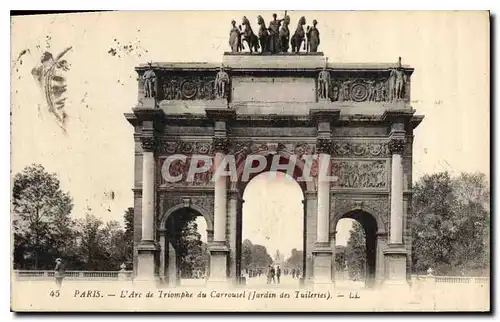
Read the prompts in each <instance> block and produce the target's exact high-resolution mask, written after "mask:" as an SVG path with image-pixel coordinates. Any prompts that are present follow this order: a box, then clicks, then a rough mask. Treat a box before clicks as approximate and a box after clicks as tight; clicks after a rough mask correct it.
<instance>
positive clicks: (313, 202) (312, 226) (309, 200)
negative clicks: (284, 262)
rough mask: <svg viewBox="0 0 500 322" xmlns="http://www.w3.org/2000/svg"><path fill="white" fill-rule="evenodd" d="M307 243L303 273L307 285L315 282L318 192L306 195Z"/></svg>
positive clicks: (307, 192) (309, 192) (305, 244)
mask: <svg viewBox="0 0 500 322" xmlns="http://www.w3.org/2000/svg"><path fill="white" fill-rule="evenodd" d="M305 198H306V199H305V205H304V206H305V209H304V211H305V216H306V217H305V221H306V222H305V231H304V234H305V243H304V259H303V260H304V264H303V267H302V273H303V276H304V280H305V283H308V284H309V283H312V282H313V260H312V256H313V251H314V246H315V243H316V219H317V214H318V211H317V206H318V200H317V194H316V191H306V193H305Z"/></svg>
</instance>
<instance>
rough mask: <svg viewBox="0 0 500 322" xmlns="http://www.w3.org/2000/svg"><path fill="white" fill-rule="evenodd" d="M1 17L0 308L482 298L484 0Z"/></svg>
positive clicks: (464, 301) (366, 306)
mask: <svg viewBox="0 0 500 322" xmlns="http://www.w3.org/2000/svg"><path fill="white" fill-rule="evenodd" d="M11 28H12V40H11V41H12V51H11V75H12V76H11V77H12V80H11V86H12V88H11V95H12V96H11V115H12V116H11V118H12V123H11V127H12V128H11V130H12V137H11V140H12V154H11V160H12V169H11V170H12V176H11V201H12V203H11V214H10V216H11V225H12V226H11V240H12V247H11V254H12V257H11V258H12V266H11V309H12V310H13V311H16V312H26V311H28V312H36V311H85V312H96V311H97V312H106V311H129V312H131V311H142V312H150V311H152V312H195V311H196V312H198V311H247V312H260V311H283V312H285V311H286V312H293V311H323V312H346V311H347V312H359V311H363V312H366V311H368V312H386V311H390V312H394V311H396V312H398V311H417V312H429V311H431V312H433V311H477V312H487V311H489V310H490V170H489V169H490V161H489V160H490V139H489V132H490V82H489V80H490V76H489V73H490V16H489V12H486V11H476V12H474V11H467V12H460V11H453V12H452V11H449V12H447V11H441V12H432V11H427V12H425V11H421V12H412V11H401V12H383V11H380V12H377V11H367V12H364V11H359V12H358V11H305V12H299V11H293V10H283V11H259V12H257V11H244V12H243V11H237V12H236V11H235V12H230V11H176V12H173V11H141V12H139V11H137V12H133V11H129V12H94V13H67V14H46V15H33V16H14V17H12V18H11Z"/></svg>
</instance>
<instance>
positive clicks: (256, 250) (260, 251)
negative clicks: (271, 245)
mask: <svg viewBox="0 0 500 322" xmlns="http://www.w3.org/2000/svg"><path fill="white" fill-rule="evenodd" d="M242 246H243V247H242V269H243V270H246V269H253V268H265V267H267V266H269V265H271V264H272V263H273V259H272V258H271V255H269V253H268V252H267V248H266V247H265V246H262V245H257V244H253V243H252V242H251V241H250V240H248V239H245V240H244V241H243V245H242Z"/></svg>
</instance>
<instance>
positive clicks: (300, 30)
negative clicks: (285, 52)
mask: <svg viewBox="0 0 500 322" xmlns="http://www.w3.org/2000/svg"><path fill="white" fill-rule="evenodd" d="M305 24H306V18H305V17H304V16H302V17H300V19H299V23H298V24H297V29H295V33H294V34H293V36H292V38H291V39H290V42H291V45H292V52H293V53H298V52H299V51H300V46H301V45H302V42H303V41H304V40H305V39H304V36H305V34H306V33H305V32H304V27H303V26H304V25H305Z"/></svg>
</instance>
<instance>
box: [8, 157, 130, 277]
mask: <svg viewBox="0 0 500 322" xmlns="http://www.w3.org/2000/svg"><path fill="white" fill-rule="evenodd" d="M12 197H13V198H12V199H13V201H12V205H13V211H12V213H13V214H12V224H13V225H12V226H13V231H14V250H13V253H14V268H15V269H53V268H54V261H55V259H56V258H58V257H60V258H63V260H64V261H65V264H66V265H65V266H66V268H67V269H75V270H78V269H81V270H118V269H119V267H120V265H121V263H124V262H125V263H126V262H131V261H132V254H133V237H132V238H129V236H133V208H129V209H128V211H127V212H126V214H125V222H126V230H124V229H122V228H121V227H120V224H119V223H118V222H117V221H109V222H107V223H104V222H103V221H102V220H100V219H99V218H97V217H96V216H94V215H93V214H92V210H91V209H89V208H88V209H87V211H86V214H85V216H84V217H83V218H81V219H78V220H75V219H74V218H72V216H71V212H72V210H73V202H72V199H71V197H70V195H69V193H67V192H64V191H62V190H61V188H60V182H59V179H58V178H57V176H56V174H54V173H48V172H47V171H46V170H45V169H44V167H43V166H41V165H39V164H33V165H31V166H28V167H26V168H25V169H24V170H23V171H22V172H20V173H18V174H16V175H15V176H14V183H13V187H12Z"/></svg>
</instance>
